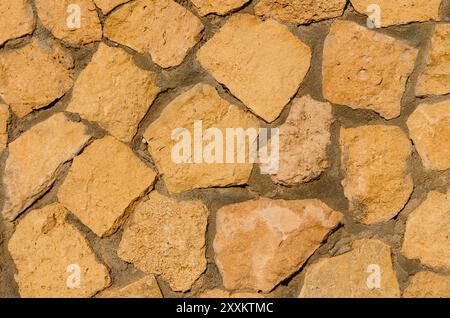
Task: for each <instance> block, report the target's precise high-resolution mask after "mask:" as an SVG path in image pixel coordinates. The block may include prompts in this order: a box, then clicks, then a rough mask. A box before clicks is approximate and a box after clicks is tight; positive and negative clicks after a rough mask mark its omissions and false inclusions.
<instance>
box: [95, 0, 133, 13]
mask: <svg viewBox="0 0 450 318" xmlns="http://www.w3.org/2000/svg"><path fill="white" fill-rule="evenodd" d="M130 1H131V0H94V2H95V4H96V5H97V7H99V8H100V10H102V12H103V14H108V13H110V12H111V11H112V10H113V9H114V8H116V7H118V6H119V5H121V4H123V3H126V2H130Z"/></svg>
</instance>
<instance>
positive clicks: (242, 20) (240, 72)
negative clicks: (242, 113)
mask: <svg viewBox="0 0 450 318" xmlns="http://www.w3.org/2000/svg"><path fill="white" fill-rule="evenodd" d="M197 59H198V60H199V62H200V63H201V65H202V66H203V67H204V68H205V69H206V70H207V71H208V72H210V73H211V74H212V75H213V76H214V77H215V78H216V80H217V81H219V82H220V83H222V84H224V85H226V86H227V87H228V88H229V89H230V91H231V93H232V94H233V95H234V96H236V97H237V98H239V99H240V100H241V101H242V102H243V103H244V104H245V105H246V106H247V107H248V108H250V109H251V110H252V111H253V112H254V113H255V114H256V115H258V116H260V117H261V118H263V119H264V120H265V121H267V122H272V121H274V120H275V119H276V118H277V117H278V116H279V115H280V113H281V111H282V110H283V108H284V107H285V106H286V104H287V103H288V102H289V101H290V99H291V98H292V97H293V96H294V95H295V93H296V92H297V90H298V89H299V86H300V84H301V82H302V81H303V79H304V77H305V75H306V73H307V72H308V70H309V66H310V60H311V50H310V48H309V47H308V46H307V45H306V44H304V43H303V42H301V41H300V40H299V39H298V38H297V37H296V36H295V35H293V34H292V33H291V32H289V30H288V28H287V27H286V26H284V25H281V24H279V23H278V22H275V21H273V20H268V21H265V22H262V21H261V20H260V19H258V18H256V17H254V16H251V15H248V14H236V15H233V16H232V17H231V18H230V19H228V21H227V22H226V23H225V25H224V26H223V27H222V28H221V29H220V31H219V32H217V33H216V34H215V35H214V36H213V38H212V39H210V40H209V41H208V42H207V43H206V44H205V45H203V47H202V48H201V49H200V50H199V52H198V53H197Z"/></svg>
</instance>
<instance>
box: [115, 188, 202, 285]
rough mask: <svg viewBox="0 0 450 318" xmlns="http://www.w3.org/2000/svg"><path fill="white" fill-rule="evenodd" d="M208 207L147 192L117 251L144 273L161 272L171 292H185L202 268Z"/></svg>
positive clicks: (126, 228) (196, 202) (159, 273)
mask: <svg viewBox="0 0 450 318" xmlns="http://www.w3.org/2000/svg"><path fill="white" fill-rule="evenodd" d="M207 220H208V209H207V208H206V207H205V206H204V205H203V203H201V202H200V201H182V202H177V201H175V200H173V199H169V198H167V197H164V196H162V195H160V194H159V193H157V192H155V191H154V192H152V193H150V195H149V197H148V200H147V201H143V202H141V203H140V204H139V205H138V206H137V207H136V209H135V211H134V213H133V215H132V217H131V219H130V221H129V223H127V225H126V227H125V229H124V232H123V235H122V241H121V242H120V245H119V249H118V251H117V253H118V255H119V257H120V258H122V259H123V260H125V261H127V262H131V263H133V264H134V265H135V266H136V267H137V268H139V269H140V270H142V271H143V272H145V273H148V274H155V275H161V277H162V278H163V279H164V280H165V281H167V282H168V283H169V285H170V288H172V289H173V290H174V291H187V290H189V289H190V288H191V286H192V284H193V283H194V282H195V281H196V280H197V278H199V276H200V275H201V274H202V273H203V272H204V271H205V270H206V258H205V232H206V226H207Z"/></svg>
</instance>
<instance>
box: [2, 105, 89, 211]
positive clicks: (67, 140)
mask: <svg viewBox="0 0 450 318" xmlns="http://www.w3.org/2000/svg"><path fill="white" fill-rule="evenodd" d="M89 139H90V136H89V135H87V134H86V133H85V127H84V125H83V124H80V123H74V122H70V121H69V120H67V118H66V117H65V116H64V114H62V113H58V114H56V115H53V116H52V117H50V118H49V119H47V120H45V121H43V122H41V123H39V124H36V125H35V126H33V127H32V128H30V129H29V130H27V131H26V132H24V133H23V134H22V135H21V136H20V137H19V138H17V139H16V140H14V141H13V142H11V143H10V144H9V156H8V159H7V160H6V164H5V173H4V176H3V190H4V194H5V201H4V205H3V211H2V214H3V217H5V218H7V219H8V220H14V219H15V218H16V217H17V216H18V215H19V214H20V213H21V212H22V211H24V210H25V209H26V208H27V207H29V206H30V205H31V204H32V203H33V202H34V201H35V200H36V199H38V198H39V197H40V196H41V195H42V194H43V193H45V192H46V191H47V190H48V189H49V188H50V187H51V186H52V185H53V182H54V181H55V179H56V176H57V175H58V172H59V168H61V167H62V165H63V164H64V163H65V162H67V161H70V160H72V158H73V157H75V156H76V155H77V154H78V153H79V152H80V151H81V149H83V147H84V145H85V144H86V143H87V142H88V141H89Z"/></svg>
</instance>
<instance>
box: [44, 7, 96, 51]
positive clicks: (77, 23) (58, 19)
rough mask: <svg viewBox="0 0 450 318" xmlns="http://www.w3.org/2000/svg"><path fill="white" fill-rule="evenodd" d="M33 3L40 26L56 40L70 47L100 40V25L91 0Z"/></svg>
mask: <svg viewBox="0 0 450 318" xmlns="http://www.w3.org/2000/svg"><path fill="white" fill-rule="evenodd" d="M35 3H36V9H37V12H38V16H39V19H40V20H41V22H42V24H43V25H44V27H46V28H47V29H48V30H49V31H50V32H51V33H52V34H53V35H54V36H55V37H56V38H57V39H60V40H62V41H64V42H66V43H68V44H72V45H76V44H88V43H92V42H95V41H100V40H101V39H102V25H101V23H100V19H99V17H98V14H97V11H96V9H95V4H94V2H93V1H92V0H35ZM78 17H79V20H78Z"/></svg>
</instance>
